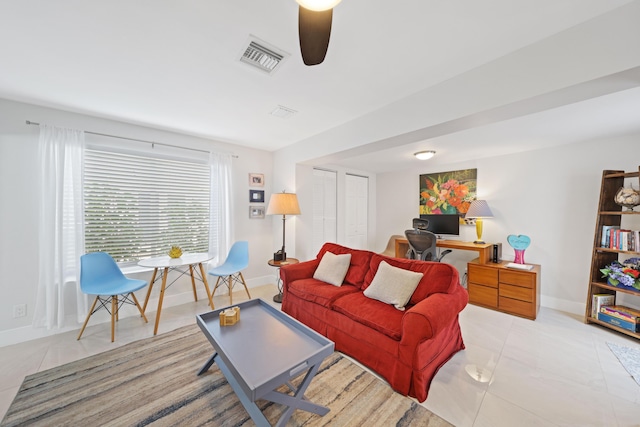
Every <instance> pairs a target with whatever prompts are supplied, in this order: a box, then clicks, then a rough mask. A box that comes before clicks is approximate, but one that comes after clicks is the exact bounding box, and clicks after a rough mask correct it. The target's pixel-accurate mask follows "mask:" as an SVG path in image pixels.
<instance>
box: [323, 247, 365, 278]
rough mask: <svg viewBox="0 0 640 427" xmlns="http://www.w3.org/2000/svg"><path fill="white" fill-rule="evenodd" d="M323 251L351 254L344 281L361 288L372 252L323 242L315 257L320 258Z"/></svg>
mask: <svg viewBox="0 0 640 427" xmlns="http://www.w3.org/2000/svg"><path fill="white" fill-rule="evenodd" d="M325 252H331V253H334V254H336V255H341V254H351V264H350V265H349V270H347V275H346V276H345V278H344V283H346V284H348V285H353V286H356V287H357V288H358V289H361V288H362V285H363V283H364V276H365V275H366V274H367V270H368V269H369V261H370V260H371V256H372V255H373V252H371V251H365V250H361V249H351V248H347V247H346V246H341V245H338V244H336V243H325V244H324V245H322V248H320V252H318V256H317V258H318V259H322V256H323V255H324V253H325Z"/></svg>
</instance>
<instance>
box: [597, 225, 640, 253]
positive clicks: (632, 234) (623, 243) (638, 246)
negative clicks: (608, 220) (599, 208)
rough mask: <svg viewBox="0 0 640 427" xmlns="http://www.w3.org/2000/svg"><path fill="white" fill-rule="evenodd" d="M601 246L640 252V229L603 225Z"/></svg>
mask: <svg viewBox="0 0 640 427" xmlns="http://www.w3.org/2000/svg"><path fill="white" fill-rule="evenodd" d="M600 246H601V247H603V248H609V249H617V250H620V251H629V252H640V231H638V230H628V229H622V228H620V226H618V225H603V226H602V235H601V239H600Z"/></svg>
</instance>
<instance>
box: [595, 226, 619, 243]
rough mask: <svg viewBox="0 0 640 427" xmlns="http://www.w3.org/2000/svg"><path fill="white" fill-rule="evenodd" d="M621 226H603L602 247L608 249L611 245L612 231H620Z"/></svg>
mask: <svg viewBox="0 0 640 427" xmlns="http://www.w3.org/2000/svg"><path fill="white" fill-rule="evenodd" d="M619 228H620V226H619V225H603V226H602V239H601V241H600V246H602V247H603V248H608V247H610V245H611V230H615V229H619Z"/></svg>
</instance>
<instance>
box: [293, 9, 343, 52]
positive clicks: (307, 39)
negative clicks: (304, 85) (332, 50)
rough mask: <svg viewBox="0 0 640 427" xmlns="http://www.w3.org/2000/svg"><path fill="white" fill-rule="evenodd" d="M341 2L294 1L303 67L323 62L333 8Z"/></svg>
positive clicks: (327, 46)
mask: <svg viewBox="0 0 640 427" xmlns="http://www.w3.org/2000/svg"><path fill="white" fill-rule="evenodd" d="M340 1H341V0H296V2H298V4H299V5H300V6H299V11H298V36H299V38H300V53H302V60H303V61H304V63H305V65H318V64H320V63H321V62H322V61H324V57H325V56H326V54H327V49H328V48H329V37H330V36H331V20H332V18H333V8H334V7H335V6H336V5H337V4H338V3H340Z"/></svg>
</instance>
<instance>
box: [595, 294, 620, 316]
mask: <svg viewBox="0 0 640 427" xmlns="http://www.w3.org/2000/svg"><path fill="white" fill-rule="evenodd" d="M615 303H616V296H615V294H593V295H592V301H591V317H597V316H598V313H599V312H600V309H601V308H602V306H605V305H614V304H615Z"/></svg>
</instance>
